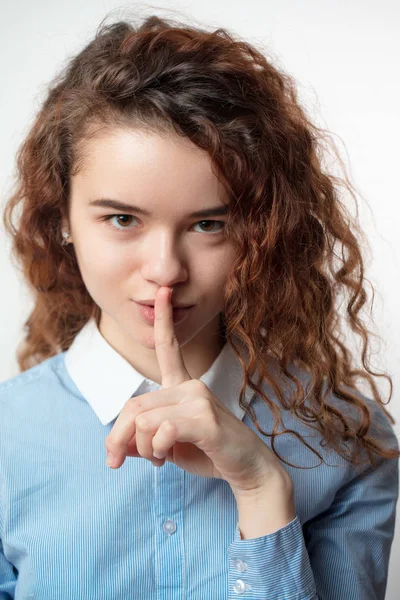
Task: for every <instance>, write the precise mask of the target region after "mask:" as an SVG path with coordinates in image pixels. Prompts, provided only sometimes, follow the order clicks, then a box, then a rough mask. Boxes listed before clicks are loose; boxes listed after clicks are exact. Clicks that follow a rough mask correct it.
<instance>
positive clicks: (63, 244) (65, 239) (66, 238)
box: [61, 231, 71, 246]
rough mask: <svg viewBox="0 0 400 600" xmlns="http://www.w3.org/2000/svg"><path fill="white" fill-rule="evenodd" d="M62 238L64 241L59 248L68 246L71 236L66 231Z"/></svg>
mask: <svg viewBox="0 0 400 600" xmlns="http://www.w3.org/2000/svg"><path fill="white" fill-rule="evenodd" d="M62 236H63V238H64V239H63V241H62V242H61V246H66V245H67V244H68V238H69V237H70V236H71V234H70V233H69V232H68V231H64V232H63V234H62Z"/></svg>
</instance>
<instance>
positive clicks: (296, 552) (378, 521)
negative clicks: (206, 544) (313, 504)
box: [228, 428, 399, 600]
mask: <svg viewBox="0 0 400 600" xmlns="http://www.w3.org/2000/svg"><path fill="white" fill-rule="evenodd" d="M388 435H389V437H390V439H391V440H393V442H394V444H393V445H391V446H390V447H391V448H393V447H394V448H396V447H397V448H398V447H399V446H398V441H397V438H396V435H395V433H394V431H393V430H392V429H391V428H390V432H389V434H388ZM398 463H399V459H398V458H395V459H384V458H382V457H379V460H377V464H376V465H375V467H374V468H373V467H372V466H370V465H367V466H364V470H363V471H362V473H359V472H358V473H357V475H355V476H354V477H352V478H351V479H350V481H349V482H348V483H347V484H346V485H345V486H343V487H342V488H340V489H339V490H338V492H337V493H336V496H335V499H334V501H333V502H332V504H331V506H330V507H329V509H327V510H326V511H325V512H323V513H320V514H319V515H317V516H316V517H314V518H313V519H310V520H309V521H307V522H306V523H305V524H304V526H303V527H302V526H301V524H300V521H299V519H298V516H297V515H296V517H295V519H294V520H293V521H291V522H290V523H289V524H288V525H286V526H285V527H283V528H282V529H279V530H278V531H275V532H274V533H272V534H269V535H266V536H263V537H259V538H253V539H248V540H241V539H240V532H239V529H238V525H237V526H236V531H235V537H234V541H233V543H232V544H231V545H230V546H229V549H228V559H229V573H228V581H229V589H228V599H229V600H234V599H236V598H237V597H238V594H239V595H243V598H249V599H250V598H251V599H257V600H282V599H283V598H285V600H286V598H288V599H290V600H384V598H385V591H386V584H387V576H388V565H389V557H390V550H391V546H392V541H393V537H394V528H395V519H396V503H397V499H398V494H399V469H398V466H399V465H398Z"/></svg>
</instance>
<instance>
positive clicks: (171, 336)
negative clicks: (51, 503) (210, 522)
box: [105, 287, 291, 494]
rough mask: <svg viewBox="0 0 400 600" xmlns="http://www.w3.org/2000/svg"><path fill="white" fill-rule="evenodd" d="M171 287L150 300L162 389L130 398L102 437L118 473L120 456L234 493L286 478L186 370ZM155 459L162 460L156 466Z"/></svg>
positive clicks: (255, 438) (259, 443) (243, 427)
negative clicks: (169, 466)
mask: <svg viewBox="0 0 400 600" xmlns="http://www.w3.org/2000/svg"><path fill="white" fill-rule="evenodd" d="M169 294H170V290H169V288H167V287H162V288H160V289H159V290H158V293H157V295H156V299H155V308H154V310H155V321H154V340H155V348H156V353H157V359H158V363H159V366H160V372H161V379H162V381H161V386H162V389H161V390H156V391H153V392H150V393H147V394H142V395H140V396H136V397H133V398H130V399H129V400H128V401H127V402H126V403H125V405H124V407H123V409H122V411H121V412H120V414H119V416H118V418H117V420H116V422H115V423H114V426H113V428H112V430H111V431H110V433H109V434H108V436H107V437H106V439H105V446H106V449H107V451H108V452H110V453H112V455H113V457H114V463H113V465H112V466H114V467H116V468H119V467H120V466H122V465H123V463H124V461H125V458H126V456H136V457H139V456H140V457H143V458H146V459H148V460H151V461H152V462H153V463H157V462H158V466H162V465H163V464H164V462H165V460H167V461H169V462H172V463H174V464H175V465H177V466H178V467H180V468H181V469H184V470H185V471H188V472H189V473H192V474H194V475H200V476H202V477H214V478H217V479H224V480H225V481H227V482H228V483H229V485H230V486H231V488H232V491H233V492H234V493H235V494H240V493H242V492H243V493H244V494H246V493H249V492H250V493H251V492H252V491H255V492H257V491H258V490H261V489H263V490H264V489H265V488H266V487H268V485H269V484H270V482H274V483H276V482H277V481H279V482H288V481H289V480H290V482H291V479H290V476H289V474H288V473H287V471H286V470H285V469H284V468H283V466H282V464H281V462H280V461H279V459H278V458H277V457H276V456H275V454H274V453H273V452H271V450H269V448H268V447H267V446H266V444H265V443H264V442H263V441H262V440H261V439H260V438H259V437H258V436H257V435H256V433H255V432H254V431H253V430H252V429H250V428H249V427H247V425H245V424H244V423H243V422H242V421H241V420H239V419H238V418H237V417H236V416H235V415H233V414H232V413H231V412H230V411H229V410H228V409H227V408H226V407H225V406H224V405H223V404H222V403H221V402H220V401H219V400H218V398H217V397H216V396H215V395H214V394H213V393H212V392H211V390H210V389H209V388H208V387H207V386H206V385H205V384H204V383H203V382H202V381H200V380H198V379H192V378H191V376H190V375H189V373H188V371H187V370H186V367H185V364H184V361H183V357H182V353H181V350H180V347H179V344H178V341H177V339H176V336H175V331H174V323H173V312H172V310H173V309H172V304H171V301H170V297H169ZM154 457H158V458H161V459H163V460H162V461H157V460H156V459H155V458H154Z"/></svg>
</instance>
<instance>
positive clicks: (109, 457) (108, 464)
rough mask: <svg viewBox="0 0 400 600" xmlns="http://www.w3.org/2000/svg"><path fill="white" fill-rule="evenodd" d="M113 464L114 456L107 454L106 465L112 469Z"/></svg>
mask: <svg viewBox="0 0 400 600" xmlns="http://www.w3.org/2000/svg"><path fill="white" fill-rule="evenodd" d="M113 464H114V455H113V454H111V452H107V460H106V465H107V466H108V467H111V466H112V465H113Z"/></svg>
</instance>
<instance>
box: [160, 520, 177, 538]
mask: <svg viewBox="0 0 400 600" xmlns="http://www.w3.org/2000/svg"><path fill="white" fill-rule="evenodd" d="M163 529H164V531H165V533H168V535H172V534H173V533H175V531H176V523H175V522H174V521H171V519H167V520H166V521H165V522H164V523H163Z"/></svg>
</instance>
